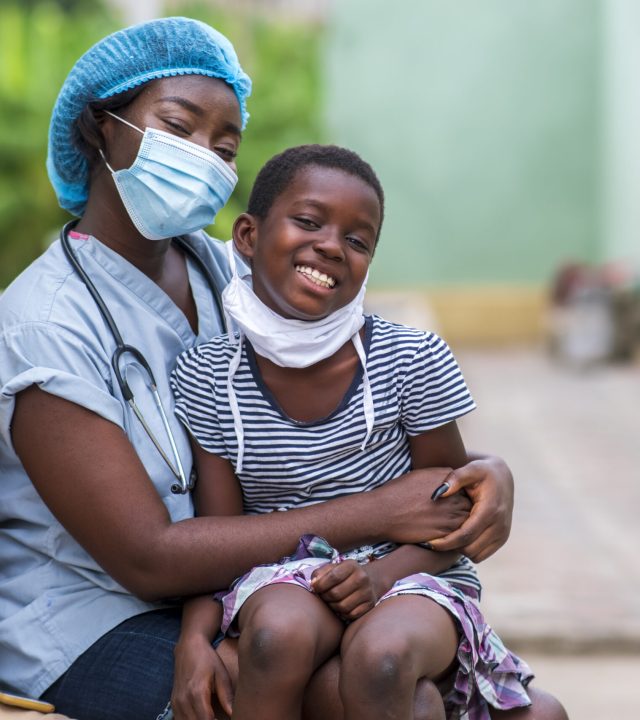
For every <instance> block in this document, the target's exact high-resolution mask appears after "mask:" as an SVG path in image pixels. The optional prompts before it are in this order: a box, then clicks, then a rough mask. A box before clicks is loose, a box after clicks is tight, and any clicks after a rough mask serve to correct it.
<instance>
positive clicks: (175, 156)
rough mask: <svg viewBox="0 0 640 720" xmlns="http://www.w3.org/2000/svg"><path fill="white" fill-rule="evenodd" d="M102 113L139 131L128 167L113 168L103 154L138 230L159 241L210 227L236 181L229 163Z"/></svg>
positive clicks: (169, 137) (171, 137)
mask: <svg viewBox="0 0 640 720" xmlns="http://www.w3.org/2000/svg"><path fill="white" fill-rule="evenodd" d="M106 112H107V113H108V114H109V115H111V117H114V118H116V120H120V122H123V123H125V124H126V125H129V126H130V127H132V128H133V129H134V130H137V131H138V132H139V133H141V134H142V135H143V138H142V142H141V143H140V149H139V150H138V156H137V157H136V159H135V161H134V163H133V165H132V166H131V167H130V168H126V169H124V170H113V169H112V168H111V166H110V165H109V163H107V161H106V159H105V158H104V155H103V156H102V157H103V159H104V160H105V164H106V165H107V167H108V168H109V170H110V171H111V175H112V177H113V180H114V182H115V184H116V188H117V189H118V192H119V193H120V197H121V198H122V202H123V204H124V206H125V208H126V210H127V212H128V213H129V217H130V218H131V220H132V222H133V224H134V225H135V226H136V228H137V229H138V232H139V233H140V234H141V235H143V236H144V237H146V238H148V239H149V240H163V239H165V238H170V237H175V236H176V235H184V234H186V233H190V232H194V231H195V230H201V229H202V228H204V227H206V226H207V225H210V224H211V223H212V222H213V219H214V217H215V216H216V214H217V212H218V211H219V210H220V209H221V208H222V207H224V206H225V204H226V203H227V200H229V198H230V197H231V193H232V192H233V189H234V188H235V186H236V183H237V182H238V176H237V175H236V174H235V172H233V170H232V169H231V168H230V167H229V165H227V163H226V162H225V161H224V160H223V159H222V158H221V157H219V156H218V155H217V154H216V153H214V152H211V151H210V150H207V149H205V148H203V147H202V146H200V145H196V144H195V143H192V142H189V141H188V140H183V139H182V138H179V137H176V136H175V135H171V133H166V132H163V131H162V130H154V129H153V128H147V129H146V130H145V131H144V132H143V131H142V130H140V128H137V127H136V126H135V125H132V124H131V123H130V122H127V121H126V120H124V119H123V118H121V117H118V116H117V115H114V114H113V113H111V112H109V111H106ZM101 154H102V153H101Z"/></svg>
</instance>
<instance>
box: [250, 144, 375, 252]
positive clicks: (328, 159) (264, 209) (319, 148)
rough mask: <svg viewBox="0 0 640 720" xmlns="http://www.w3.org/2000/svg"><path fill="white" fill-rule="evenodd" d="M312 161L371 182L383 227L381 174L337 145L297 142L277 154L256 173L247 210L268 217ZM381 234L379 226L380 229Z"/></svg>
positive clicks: (354, 154)
mask: <svg viewBox="0 0 640 720" xmlns="http://www.w3.org/2000/svg"><path fill="white" fill-rule="evenodd" d="M310 165H319V166H320V167H326V168H332V169H335V170H342V171H343V172H345V173H347V174H349V175H354V176H355V177H359V178H360V179H361V180H364V182H366V183H367V184H368V185H370V186H371V187H372V188H373V190H374V191H375V193H376V195H377V196H378V201H379V202H380V227H382V220H383V218H384V191H383V190H382V185H381V184H380V180H378V176H377V175H376V174H375V172H374V170H373V168H372V167H371V165H369V163H367V162H365V161H364V160H363V159H362V158H361V157H360V156H359V155H358V154H357V153H355V152H353V150H347V149H346V148H343V147H338V146H337V145H298V146H297V147H292V148H288V149H287V150H284V151H283V152H281V153H279V154H278V155H274V156H273V157H272V158H271V160H269V161H267V163H266V164H265V165H264V166H263V168H262V170H260V172H259V173H258V176H257V177H256V180H255V182H254V184H253V188H252V190H251V195H250V196H249V205H248V207H247V212H248V213H249V214H250V215H254V216H255V217H258V218H265V217H266V216H267V214H268V212H269V210H270V209H271V206H272V205H273V203H274V202H275V200H276V199H277V198H278V196H279V195H281V194H282V193H283V192H284V191H285V190H286V189H287V188H288V187H289V185H290V184H291V182H292V180H293V178H294V176H295V175H296V173H297V172H298V170H301V169H302V168H305V167H308V166H310ZM379 234H380V230H378V235H379ZM376 239H377V238H376Z"/></svg>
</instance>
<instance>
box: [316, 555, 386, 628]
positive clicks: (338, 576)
mask: <svg viewBox="0 0 640 720" xmlns="http://www.w3.org/2000/svg"><path fill="white" fill-rule="evenodd" d="M369 565H370V563H369V564H367V565H359V564H358V563H357V562H356V561H355V560H344V561H343V562H340V563H327V564H326V565H322V567H319V568H318V569H317V570H315V571H314V573H313V575H312V577H311V584H312V586H313V590H314V592H315V593H316V594H317V595H318V596H319V597H320V598H321V599H322V600H324V602H326V603H327V605H328V606H329V607H330V608H331V609H332V610H333V612H334V613H335V614H336V615H337V616H338V617H340V618H342V619H343V620H356V619H357V618H359V617H360V616H361V615H364V614H365V613H366V612H369V610H371V608H373V607H374V605H375V604H376V602H377V601H378V597H379V594H378V589H377V587H376V585H377V583H376V580H375V575H374V573H370V572H369Z"/></svg>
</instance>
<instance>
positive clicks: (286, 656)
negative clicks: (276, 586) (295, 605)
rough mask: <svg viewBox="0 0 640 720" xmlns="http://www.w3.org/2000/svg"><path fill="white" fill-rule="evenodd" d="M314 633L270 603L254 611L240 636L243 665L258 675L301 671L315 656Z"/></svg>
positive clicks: (298, 620) (298, 619)
mask: <svg viewBox="0 0 640 720" xmlns="http://www.w3.org/2000/svg"><path fill="white" fill-rule="evenodd" d="M315 637H316V633H315V632H312V631H311V628H309V627H308V626H305V625H304V624H303V623H302V621H301V619H300V618H296V617H292V615H291V614H290V613H288V612H283V611H282V609H281V608H278V607H277V606H276V605H275V604H274V603H266V604H265V605H263V606H262V607H260V608H257V609H256V610H255V611H254V612H253V613H252V615H251V618H250V620H249V621H248V622H247V623H246V624H245V625H244V626H243V628H242V631H241V634H240V654H241V657H242V660H243V662H244V663H245V664H246V663H250V664H251V665H252V666H253V667H254V668H255V669H257V670H260V671H261V672H268V671H272V672H276V671H278V672H282V671H283V670H285V669H286V668H287V667H290V668H292V669H295V668H298V667H299V668H304V667H306V666H307V665H308V664H310V663H311V661H312V659H313V657H314V654H315Z"/></svg>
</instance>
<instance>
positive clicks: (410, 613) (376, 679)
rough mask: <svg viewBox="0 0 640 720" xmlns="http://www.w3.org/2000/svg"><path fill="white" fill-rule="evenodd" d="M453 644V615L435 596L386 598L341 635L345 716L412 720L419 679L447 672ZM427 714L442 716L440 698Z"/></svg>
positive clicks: (455, 635) (354, 719)
mask: <svg viewBox="0 0 640 720" xmlns="http://www.w3.org/2000/svg"><path fill="white" fill-rule="evenodd" d="M457 647H458V631H457V629H456V625H455V623H454V621H453V618H452V617H451V615H449V613H448V612H447V611H446V610H445V609H444V608H442V607H441V606H440V605H438V604H437V603H435V602H434V601H433V600H430V599H429V598H425V597H421V596H417V595H402V596H398V597H393V598H390V599H388V600H385V601H384V602H383V603H381V604H380V605H378V606H377V607H375V608H374V609H373V610H371V611H370V612H369V613H367V614H366V615H364V616H363V617H362V618H360V619H359V620H357V621H356V622H355V623H353V625H351V626H350V627H349V628H348V629H347V631H346V632H345V634H344V638H343V641H342V651H341V654H342V672H341V676H340V696H341V698H342V702H343V705H344V710H345V720H378V719H379V720H383V719H384V720H412V718H413V708H414V694H415V690H416V684H417V682H418V680H419V678H421V677H423V676H424V677H427V678H429V679H430V680H437V679H439V678H440V677H442V676H443V675H444V674H446V672H447V671H448V670H449V669H450V667H451V665H452V663H453V661H454V660H455V657H456V650H457ZM429 712H430V713H431V715H432V716H433V717H434V719H435V718H438V720H444V717H445V715H444V707H443V705H442V701H441V700H440V702H439V707H438V708H437V712H436V708H433V710H432V709H431V708H430V709H429ZM434 712H435V714H434ZM438 712H439V715H438Z"/></svg>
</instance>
